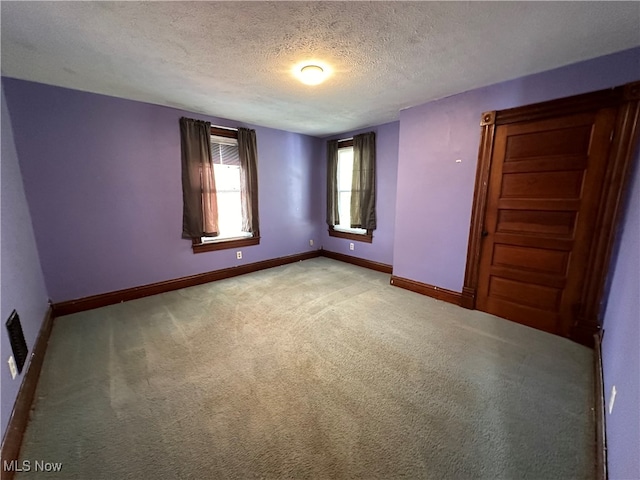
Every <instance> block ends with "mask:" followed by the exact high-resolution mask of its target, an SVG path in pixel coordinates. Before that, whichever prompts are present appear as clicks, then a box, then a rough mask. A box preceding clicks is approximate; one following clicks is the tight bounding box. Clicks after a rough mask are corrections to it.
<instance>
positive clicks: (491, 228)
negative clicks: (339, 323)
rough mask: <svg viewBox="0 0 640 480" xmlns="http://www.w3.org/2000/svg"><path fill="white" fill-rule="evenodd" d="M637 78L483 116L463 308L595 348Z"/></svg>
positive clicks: (632, 135) (636, 114)
mask: <svg viewBox="0 0 640 480" xmlns="http://www.w3.org/2000/svg"><path fill="white" fill-rule="evenodd" d="M638 100H640V84H638V83H636V84H629V85H626V86H624V87H618V88H616V89H610V90H603V91H600V92H594V93H592V94H585V95H580V96H576V97H571V98H568V99H561V100H556V101H551V102H545V103H542V104H538V105H531V106H527V107H520V108H516V109H511V110H503V111H500V112H488V113H485V114H483V118H482V128H483V134H482V139H481V144H480V154H479V164H478V171H477V176H476V191H475V194H474V203H473V212H472V221H471V230H470V238H469V250H468V254H467V270H466V273H465V283H464V288H463V291H462V302H461V303H462V305H463V306H464V307H467V308H477V309H479V310H483V311H485V312H488V313H492V314H494V315H497V316H500V317H503V318H506V319H509V320H513V321H515V322H518V323H522V324H525V325H528V326H531V327H534V328H538V329H541V330H545V331H547V332H550V333H555V334H559V335H563V336H567V337H571V338H574V339H576V340H577V341H580V342H581V343H585V344H592V340H593V334H594V333H596V332H597V330H598V328H599V324H600V319H599V315H600V311H601V303H600V302H601V298H602V295H603V291H604V280H605V277H606V272H607V266H608V262H609V258H610V252H611V246H612V240H613V234H614V227H615V223H616V219H617V216H618V212H619V204H620V198H621V195H622V187H623V185H624V180H625V178H626V175H627V172H628V171H629V165H630V163H631V158H632V156H633V153H634V144H635V142H636V137H637V132H638V121H639V118H640V102H639V101H638Z"/></svg>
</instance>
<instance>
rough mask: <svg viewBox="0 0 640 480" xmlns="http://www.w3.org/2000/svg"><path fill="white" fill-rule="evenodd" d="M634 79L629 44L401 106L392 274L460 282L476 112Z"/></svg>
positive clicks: (638, 72)
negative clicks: (603, 53) (559, 65)
mask: <svg viewBox="0 0 640 480" xmlns="http://www.w3.org/2000/svg"><path fill="white" fill-rule="evenodd" d="M638 79H640V48H635V49H632V50H627V51H624V52H620V53H616V54H613V55H608V56H605V57H600V58H597V59H594V60H589V61H586V62H581V63H577V64H574V65H570V66H567V67H563V68H559V69H556V70H551V71H548V72H543V73H540V74H536V75H530V76H527V77H523V78H520V79H517V80H511V81H508V82H504V83H500V84H497V85H492V86H489V87H485V88H480V89H477V90H472V91H469V92H465V93H461V94H459V95H454V96H452V97H448V98H445V99H442V100H438V101H435V102H430V103H427V104H424V105H420V106H417V107H413V108H410V109H407V110H404V111H402V112H400V149H399V159H398V186H397V191H398V194H397V199H396V224H395V240H394V254H393V270H394V274H395V275H398V276H400V277H405V278H410V279H413V280H417V281H420V282H423V283H427V284H431V285H435V286H438V287H443V288H448V289H450V290H454V291H458V292H460V291H461V290H462V284H463V279H464V270H465V261H466V253H467V241H468V236H469V222H470V219H471V202H472V197H473V188H474V181H475V171H476V163H477V157H478V144H479V140H480V127H479V121H480V115H481V114H482V112H484V111H488V110H501V109H505V108H511V107H516V106H522V105H527V104H530V103H536V102H541V101H545V100H550V99H554V98H561V97H566V96H570V95H576V94H579V93H585V92H589V91H593V90H598V89H603V88H608V87H613V86H617V85H621V84H624V83H627V82H631V81H635V80H638ZM457 159H460V160H462V162H461V163H456V160H457Z"/></svg>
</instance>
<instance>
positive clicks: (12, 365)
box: [8, 355, 18, 380]
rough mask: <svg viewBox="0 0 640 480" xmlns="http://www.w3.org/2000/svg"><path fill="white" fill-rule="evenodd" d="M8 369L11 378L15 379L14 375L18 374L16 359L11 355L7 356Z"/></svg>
mask: <svg viewBox="0 0 640 480" xmlns="http://www.w3.org/2000/svg"><path fill="white" fill-rule="evenodd" d="M8 363H9V370H10V371H11V378H12V379H14V380H15V378H16V375H18V369H17V368H16V361H15V360H14V359H13V355H11V356H10V357H9V360H8Z"/></svg>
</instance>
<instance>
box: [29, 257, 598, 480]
mask: <svg viewBox="0 0 640 480" xmlns="http://www.w3.org/2000/svg"><path fill="white" fill-rule="evenodd" d="M388 283H389V276H388V275H384V274H381V273H378V272H374V271H370V270H366V269H363V268H359V267H355V266H352V265H348V264H344V263H340V262H337V261H333V260H329V259H326V258H317V259H313V260H308V261H305V262H301V263H297V264H292V265H288V266H284V267H279V268H274V269H270V270H265V271H262V272H257V273H253V274H249V275H245V276H241V277H236V278H233V279H229V280H224V281H219V282H215V283H210V284H207V285H201V286H198V287H193V288H189V289H184V290H179V291H175V292H171V293H166V294H162V295H158V296H155V297H149V298H144V299H140V300H136V301H132V302H127V303H123V304H119V305H114V306H110V307H105V308H101V309H98V310H94V311H89V312H84V313H80V314H75V315H71V316H67V317H62V318H59V319H57V320H56V322H55V325H54V328H53V332H52V336H51V340H50V343H49V349H48V351H47V356H46V358H45V362H44V367H43V372H42V376H41V379H40V384H39V385H38V390H37V394H36V395H37V399H36V404H35V411H34V413H33V418H32V421H31V423H30V425H29V427H28V430H27V432H26V437H25V443H24V445H23V449H22V459H23V460H29V461H30V462H31V465H32V466H33V464H34V462H35V461H36V460H40V461H48V462H62V464H63V466H62V471H61V472H60V473H58V474H53V473H41V472H38V473H36V472H34V471H32V472H29V473H23V474H20V475H18V476H17V478H18V479H26V478H37V479H46V478H65V479H177V478H180V479H225V478H239V479H252V478H268V479H271V478H313V479H329V478H364V479H372V478H384V479H390V478H432V479H456V480H458V479H476V478H477V479H491V480H494V479H537V480H543V479H549V480H551V479H553V480H555V479H569V478H576V479H578V478H579V479H590V478H593V475H594V468H593V453H594V435H593V432H594V426H593V420H592V411H591V406H592V389H593V384H592V352H591V351H590V350H588V349H586V348H584V347H581V346H579V345H577V344H574V343H572V342H569V341H567V340H564V339H561V338H559V337H554V336H551V335H548V334H545V333H542V332H539V331H536V330H533V329H530V328H527V327H523V326H520V325H517V324H514V323H511V322H508V321H506V320H501V319H498V318H496V317H493V316H491V315H487V314H483V313H481V312H475V311H468V310H464V309H461V308H458V307H455V306H453V305H450V304H447V303H443V302H440V301H436V300H433V299H430V298H427V297H424V296H421V295H418V294H415V293H412V292H408V291H405V290H401V289H399V288H396V287H392V286H390V285H389V284H388Z"/></svg>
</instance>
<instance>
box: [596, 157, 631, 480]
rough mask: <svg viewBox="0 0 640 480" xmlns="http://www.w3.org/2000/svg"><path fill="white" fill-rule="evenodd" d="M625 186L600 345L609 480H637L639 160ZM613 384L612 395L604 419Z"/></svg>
mask: <svg viewBox="0 0 640 480" xmlns="http://www.w3.org/2000/svg"><path fill="white" fill-rule="evenodd" d="M630 183H631V185H630V190H631V191H630V195H629V198H628V200H627V202H626V203H627V207H626V212H625V216H624V219H623V221H622V226H621V229H620V232H619V233H620V241H619V249H618V251H617V255H616V257H615V258H614V259H613V261H612V267H611V269H612V281H611V289H610V294H609V298H608V301H607V308H606V311H605V317H604V338H603V344H602V356H603V369H604V387H605V399H606V402H607V414H606V425H607V444H608V445H607V446H608V463H609V478H610V479H611V480H622V479H630V478H640V313H639V312H640V300H639V299H640V279H639V276H640V156H639V158H637V162H636V168H635V173H634V175H633V177H632V178H631V182H630ZM614 385H615V386H616V390H617V392H618V393H617V396H616V400H615V402H614V408H613V412H612V414H611V415H609V414H608V406H609V405H608V401H609V398H610V395H611V388H612V387H613V386H614Z"/></svg>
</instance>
